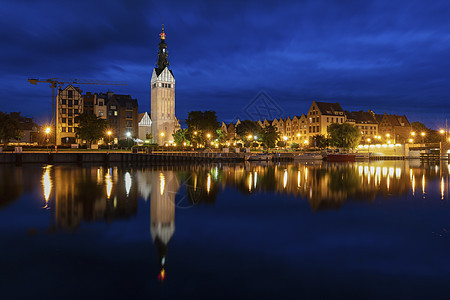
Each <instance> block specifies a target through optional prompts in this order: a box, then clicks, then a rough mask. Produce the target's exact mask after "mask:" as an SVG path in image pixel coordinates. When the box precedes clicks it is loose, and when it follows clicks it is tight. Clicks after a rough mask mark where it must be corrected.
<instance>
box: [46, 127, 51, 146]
mask: <svg viewBox="0 0 450 300" xmlns="http://www.w3.org/2000/svg"><path fill="white" fill-rule="evenodd" d="M50 131H51V129H50V127H47V128H45V134H46V135H47V151H48V135H49V134H50Z"/></svg>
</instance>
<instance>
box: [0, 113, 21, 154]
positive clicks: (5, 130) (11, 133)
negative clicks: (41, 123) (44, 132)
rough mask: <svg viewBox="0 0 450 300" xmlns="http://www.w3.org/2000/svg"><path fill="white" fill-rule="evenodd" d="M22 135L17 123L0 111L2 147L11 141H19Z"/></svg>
mask: <svg viewBox="0 0 450 300" xmlns="http://www.w3.org/2000/svg"><path fill="white" fill-rule="evenodd" d="M22 134H23V132H22V129H21V127H20V124H19V121H17V120H16V119H14V118H12V117H11V115H10V114H7V113H4V112H1V111H0V139H1V141H2V143H3V145H5V146H6V145H7V144H8V143H9V141H10V140H11V139H16V140H18V139H20V138H21V137H22Z"/></svg>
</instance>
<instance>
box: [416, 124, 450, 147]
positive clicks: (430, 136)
mask: <svg viewBox="0 0 450 300" xmlns="http://www.w3.org/2000/svg"><path fill="white" fill-rule="evenodd" d="M411 127H412V130H413V131H414V132H415V133H416V136H415V138H416V141H417V142H421V141H422V136H421V134H422V132H424V133H425V136H424V137H423V141H424V142H425V143H439V142H440V141H442V138H443V136H441V135H440V134H439V132H438V131H436V130H433V129H430V128H428V127H427V126H425V124H423V123H420V122H412V123H411Z"/></svg>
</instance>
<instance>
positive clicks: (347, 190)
mask: <svg viewBox="0 0 450 300" xmlns="http://www.w3.org/2000/svg"><path fill="white" fill-rule="evenodd" d="M17 172H19V171H17ZM0 176H1V178H2V180H1V181H0V182H1V184H2V190H3V191H6V190H8V191H9V192H8V193H5V194H4V196H3V197H2V198H1V202H0V209H2V208H3V207H6V205H5V204H6V203H8V204H10V203H11V202H13V201H14V200H16V199H19V198H20V195H21V192H22V191H23V190H26V189H24V188H23V187H22V186H25V185H26V184H27V180H26V179H25V178H24V176H13V180H11V179H10V178H9V177H8V175H7V173H6V172H5V170H3V169H0ZM39 176H40V186H39V190H40V197H41V199H40V200H41V201H42V200H44V201H45V203H46V205H45V208H48V209H50V210H51V212H52V213H51V218H52V220H51V222H50V223H51V224H55V225H54V226H55V229H56V230H60V231H63V232H64V231H75V230H77V229H78V228H80V227H81V226H82V224H89V223H91V222H106V223H110V222H114V221H119V220H124V219H129V218H131V217H134V216H136V215H137V213H138V203H139V199H142V200H144V201H148V200H150V213H149V217H150V220H149V224H150V228H149V231H150V235H151V238H152V241H153V243H154V246H155V249H156V250H157V255H158V263H159V270H158V272H155V274H156V273H158V274H159V275H158V277H159V278H160V280H164V278H165V277H166V272H167V271H169V272H170V270H168V269H167V267H166V264H167V261H168V257H167V253H168V247H169V243H170V241H171V240H172V238H173V236H174V234H175V213H176V210H177V209H185V208H192V207H195V206H196V205H199V204H215V202H216V199H217V197H218V196H219V195H220V194H221V193H222V192H223V191H224V189H229V188H231V189H233V190H236V191H238V192H239V193H240V194H241V195H244V196H250V195H258V194H269V195H272V196H274V197H273V201H274V202H276V201H277V195H286V196H290V197H294V198H295V199H296V200H297V199H298V201H304V202H305V203H307V205H308V206H309V207H310V209H311V210H312V211H314V212H317V211H323V210H330V209H340V208H342V207H344V206H345V205H346V204H347V203H350V202H355V201H357V202H366V203H370V202H373V201H374V200H375V199H376V198H377V197H382V198H386V199H389V198H390V197H393V196H408V197H413V198H415V197H417V195H418V197H419V198H422V197H423V198H427V197H430V199H431V197H433V196H435V195H436V196H438V197H439V199H440V200H448V199H449V198H448V190H449V165H448V164H447V163H441V164H439V165H422V164H420V162H418V161H413V162H409V161H397V162H371V163H368V162H364V163H354V164H327V163H315V164H309V163H308V164H303V163H298V164H272V163H260V164H259V163H253V164H250V163H246V164H237V165H220V164H219V165H203V166H199V165H178V166H165V167H154V168H152V167H136V168H120V167H117V166H113V167H110V168H105V167H101V166H100V167H98V166H96V167H67V166H47V167H44V168H42V169H41V170H40V175H39ZM416 179H417V180H418V181H419V182H420V183H416ZM416 184H417V186H416ZM40 203H42V202H40ZM147 228H148V227H147ZM147 230H148V229H147ZM169 260H170V257H169ZM155 277H156V276H155Z"/></svg>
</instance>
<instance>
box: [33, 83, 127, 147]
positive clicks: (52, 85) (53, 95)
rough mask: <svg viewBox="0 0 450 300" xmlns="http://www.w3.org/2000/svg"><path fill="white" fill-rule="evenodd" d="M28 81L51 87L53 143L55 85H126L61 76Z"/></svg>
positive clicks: (55, 125)
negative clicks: (46, 84) (47, 84)
mask: <svg viewBox="0 0 450 300" xmlns="http://www.w3.org/2000/svg"><path fill="white" fill-rule="evenodd" d="M28 82H29V83H31V84H34V85H37V84H38V82H43V83H49V84H50V88H51V89H52V119H51V122H50V124H53V125H54V128H55V145H56V143H57V141H56V139H57V137H56V136H57V134H56V130H57V124H56V100H55V89H56V86H57V85H58V84H59V85H65V84H93V85H122V86H127V85H128V84H126V83H125V82H120V81H104V80H80V79H62V78H50V79H42V80H41V79H37V78H28Z"/></svg>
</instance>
